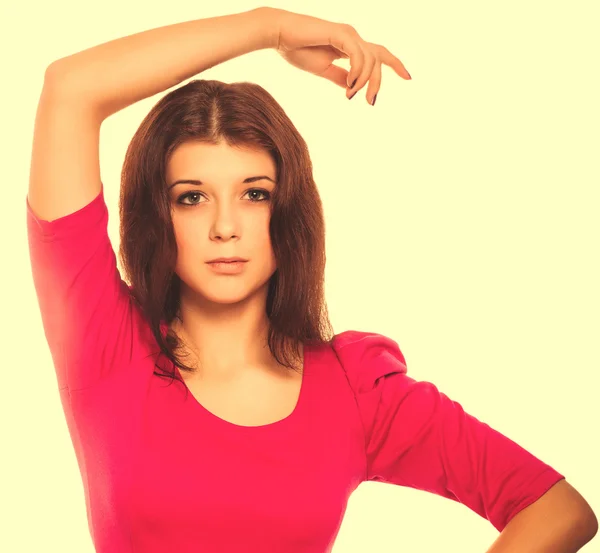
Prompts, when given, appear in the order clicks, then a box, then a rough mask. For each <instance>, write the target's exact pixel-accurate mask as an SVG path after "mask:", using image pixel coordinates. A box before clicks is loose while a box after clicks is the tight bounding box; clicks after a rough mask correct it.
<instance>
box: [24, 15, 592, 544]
mask: <svg viewBox="0 0 600 553" xmlns="http://www.w3.org/2000/svg"><path fill="white" fill-rule="evenodd" d="M264 48H272V49H274V50H276V51H277V52H278V53H279V54H280V55H281V56H282V57H283V59H284V60H286V61H287V62H289V63H291V64H292V65H294V66H296V67H298V68H300V69H302V70H304V71H308V72H311V73H313V74H315V75H319V76H322V77H324V78H326V79H328V80H330V81H331V82H332V83H334V84H336V85H338V86H341V87H343V88H344V89H345V91H346V97H347V98H352V97H353V96H354V95H355V94H356V93H357V92H358V91H360V90H361V89H363V88H364V87H365V86H366V94H365V96H366V100H367V101H368V102H369V103H370V104H371V105H374V104H375V99H376V96H377V93H378V91H379V86H380V79H381V66H382V64H385V65H387V66H389V67H391V68H392V69H393V70H394V71H395V72H396V73H397V74H398V75H399V76H400V77H402V78H404V79H410V75H409V74H408V71H406V69H405V68H404V66H403V65H402V63H401V62H400V60H398V59H397V58H396V57H395V56H394V55H393V54H392V53H390V52H389V51H388V50H387V49H386V48H385V47H383V46H381V45H378V44H374V43H369V42H366V41H364V40H363V39H362V38H361V37H360V35H359V34H358V32H357V31H356V30H355V29H354V28H353V27H351V26H348V25H345V24H341V23H332V22H329V21H325V20H322V19H318V18H314V17H309V16H305V15H300V14H295V13H292V12H288V11H285V10H277V9H272V8H259V9H255V10H251V11H248V12H244V13H240V14H235V15H228V16H222V17H215V18H210V19H200V20H195V21H190V22H186V23H181V24H177V25H170V26H167V27H162V28H158V29H153V30H150V31H147V32H143V33H139V34H135V35H132V36H128V37H124V38H121V39H119V40H115V41H111V42H109V43H106V44H102V45H100V46H97V47H94V48H91V49H89V50H85V51H83V52H79V53H77V54H74V55H72V56H69V57H66V58H64V59H61V60H58V61H57V62H55V63H53V64H52V65H51V66H49V67H48V69H47V72H46V75H45V83H44V87H43V91H42V95H41V98H40V102H39V106H38V112H37V117H36V123H35V135H34V143H33V154H32V164H31V177H30V184H29V192H28V197H27V225H28V236H29V246H30V258H31V264H32V270H33V276H34V282H35V286H36V291H37V296H38V301H39V306H40V310H41V314H42V319H43V324H44V329H45V333H46V337H47V340H48V344H49V347H50V350H51V352H52V356H53V361H54V365H55V368H56V375H57V381H58V385H59V388H60V393H61V400H62V405H63V408H64V412H65V416H66V420H67V423H68V428H69V432H70V435H71V438H72V441H73V445H74V448H75V452H76V455H77V460H78V463H79V467H80V471H81V475H82V479H83V482H84V486H85V487H84V489H85V499H86V506H87V515H88V522H89V529H90V533H91V536H92V539H93V542H94V544H95V547H96V550H97V551H98V552H102V553H105V552H106V553H109V552H110V553H133V552H142V551H143V552H144V553H158V552H161V553H162V552H165V551H173V552H175V551H176V552H178V553H192V552H194V553H197V552H200V551H202V552H207V553H208V552H210V553H233V552H235V553H239V552H241V551H244V552H247V553H251V552H270V553H276V552H285V553H301V552H302V553H309V552H310V553H323V552H326V551H331V548H332V546H333V543H334V540H335V537H336V535H337V533H338V530H339V528H340V525H341V522H342V518H343V515H344V512H345V508H346V504H347V501H348V498H349V497H350V495H351V493H352V492H353V491H354V490H355V489H356V488H357V486H358V485H359V484H360V483H361V482H364V481H368V480H371V481H381V482H389V483H392V484H396V485H401V486H410V487H412V488H416V489H420V490H425V491H428V492H431V493H435V494H438V495H441V496H443V497H446V498H448V499H451V500H454V501H458V502H460V503H462V504H464V505H465V506H466V507H468V508H470V509H471V510H472V511H473V512H475V513H477V514H478V515H480V516H482V517H484V518H486V519H487V520H489V521H490V523H491V524H493V525H494V527H495V528H497V529H498V531H500V532H502V534H501V536H500V537H499V539H498V541H497V542H496V544H495V549H494V552H495V553H500V551H508V550H509V549H508V547H512V549H510V551H515V552H517V551H526V550H527V551H534V550H535V551H542V549H541V547H542V546H544V544H546V543H548V542H549V540H551V543H553V544H557V543H565V544H567V543H568V545H569V547H571V549H566V548H565V549H564V551H567V550H568V551H575V549H573V547H574V544H575V545H577V544H581V545H583V543H585V542H586V541H588V540H589V539H590V536H591V535H592V534H593V533H594V532H595V524H596V521H595V517H594V516H593V512H591V509H590V508H589V505H587V503H586V502H585V500H584V499H583V498H582V497H581V496H580V495H579V494H578V493H577V492H576V491H575V490H574V489H573V488H572V487H571V486H569V485H568V484H567V483H566V480H565V477H564V476H563V475H562V474H560V473H559V472H557V471H556V470H555V469H553V468H552V467H551V466H549V465H547V464H546V463H544V462H543V461H541V460H540V459H538V458H536V457H535V456H533V455H532V454H531V453H529V452H528V451H526V450H524V449H523V448H522V447H520V446H519V445H517V444H516V443H515V442H513V441H511V440H510V439H509V438H507V437H505V436H503V435H502V434H500V433H499V432H497V431H495V430H494V429H492V428H490V427H489V426H488V425H486V424H484V423H482V422H480V421H479V420H478V419H476V418H475V417H473V416H471V415H469V414H467V413H465V412H464V410H463V409H462V407H461V405H460V404H459V403H457V402H455V401H452V400H451V399H449V398H448V397H447V396H446V395H444V394H443V393H441V392H440V391H439V390H438V389H437V387H436V386H435V385H434V384H432V383H430V382H425V381H416V380H415V379H413V378H411V377H410V376H408V374H407V367H406V361H405V358H404V356H403V354H402V352H401V350H400V349H399V347H398V345H397V343H396V342H395V341H393V340H392V339H390V338H388V337H385V336H383V335H380V334H377V333H373V332H362V331H346V332H343V333H340V334H334V333H333V332H332V331H331V326H330V324H329V320H328V316H327V309H326V304H325V300H324V293H323V276H324V267H325V252H324V243H325V237H324V221H323V212H322V207H321V202H320V199H319V194H318V191H317V188H316V186H315V182H314V180H313V176H312V167H311V162H310V158H309V154H308V150H307V147H306V144H305V142H304V141H303V139H302V137H301V136H300V135H299V133H298V131H297V130H296V128H295V127H294V125H293V124H292V122H291V121H290V119H289V118H288V117H287V116H286V114H285V112H284V111H283V109H282V108H281V107H280V106H279V105H278V104H277V103H276V102H275V101H274V99H273V98H272V97H271V96H270V95H269V94H268V93H267V92H266V91H265V90H264V89H262V88H261V87H260V86H257V85H255V84H252V83H233V84H225V83H222V82H218V81H211V80H208V81H207V80H193V81H191V82H189V83H188V84H186V85H185V86H182V87H180V88H177V89H175V90H173V91H172V92H170V93H169V94H167V95H165V96H164V97H163V98H162V99H161V100H160V101H159V102H158V103H157V104H156V105H155V106H154V107H153V108H152V110H151V111H150V113H149V114H148V115H147V117H146V118H145V119H144V121H143V122H142V124H141V126H140V128H139V129H138V131H137V132H136V134H135V136H134V138H133V140H132V142H131V144H130V146H129V148H128V151H127V155H126V158H125V163H124V167H123V173H122V183H121V196H120V217H121V247H120V252H119V255H120V258H121V262H122V265H123V268H124V272H125V275H124V278H122V277H121V274H120V272H119V271H118V269H117V264H116V256H115V252H114V250H113V248H112V246H111V243H110V241H109V238H108V233H107V223H108V211H107V207H106V204H105V201H104V195H103V184H102V182H101V180H100V168H99V156H98V150H99V135H100V126H101V124H102V122H103V121H104V120H105V119H106V118H107V117H109V116H110V115H111V114H114V113H116V112H118V111H119V110H122V109H124V108H125V107H127V106H129V105H131V104H133V103H134V102H136V101H138V100H141V99H143V98H147V97H149V96H151V95H153V94H157V93H159V92H162V91H164V90H166V89H167V88H170V87H173V86H175V85H177V84H179V83H180V82H181V81H183V80H185V79H189V78H190V77H192V76H194V75H196V74H198V73H201V72H202V71H204V70H206V69H208V68H210V67H213V66H215V65H217V64H219V63H222V62H224V61H226V60H229V59H231V58H234V57H236V56H240V55H242V54H245V53H247V52H251V51H254V50H258V49H264ZM339 58H349V60H350V65H351V69H350V71H346V70H345V69H342V68H340V67H338V66H336V65H334V64H333V63H332V62H333V61H334V60H336V59H339ZM126 280H127V281H129V283H130V284H126ZM171 384H172V385H171ZM529 506H532V507H531V508H529V509H525V508H526V507H529ZM534 506H535V507H534ZM517 515H519V516H517ZM517 546H520V547H521V548H520V549H519V548H518V547H517ZM537 546H539V547H540V548H539V549H535V547H537ZM578 547H580V545H579V546H578ZM578 547H577V548H578ZM544 550H546V549H544ZM548 551H549V549H548ZM553 551H559V550H558V549H555V550H554V549H553ZM561 551H562V549H561Z"/></svg>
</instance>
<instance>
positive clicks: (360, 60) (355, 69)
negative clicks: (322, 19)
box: [329, 23, 365, 87]
mask: <svg viewBox="0 0 600 553" xmlns="http://www.w3.org/2000/svg"><path fill="white" fill-rule="evenodd" d="M334 29H335V31H334V32H333V33H332V35H331V36H330V37H329V44H331V46H333V47H334V48H337V49H338V50H341V51H342V52H344V53H345V54H347V55H348V57H349V58H350V72H349V73H348V81H347V83H346V84H347V85H348V86H349V87H350V86H351V85H352V82H353V81H354V79H357V78H358V76H359V75H360V72H361V70H362V67H363V64H364V62H365V54H364V52H363V51H362V48H361V47H360V37H359V36H358V33H357V32H356V30H355V29H354V27H352V26H351V25H347V24H346V23H340V24H339V25H336V26H335V27H334Z"/></svg>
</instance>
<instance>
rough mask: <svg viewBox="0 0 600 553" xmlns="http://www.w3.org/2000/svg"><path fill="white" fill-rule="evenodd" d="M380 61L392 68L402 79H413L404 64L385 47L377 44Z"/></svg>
mask: <svg viewBox="0 0 600 553" xmlns="http://www.w3.org/2000/svg"><path fill="white" fill-rule="evenodd" d="M376 46H377V49H378V55H379V59H380V60H381V61H382V62H383V63H385V64H386V65H387V66H389V67H391V68H392V69H393V70H394V71H395V72H396V73H397V74H398V76H400V77H403V78H405V79H407V80H410V79H412V77H411V76H410V73H409V72H408V71H407V70H406V67H404V64H403V63H402V62H401V61H400V60H399V59H398V58H397V57H396V56H394V54H392V53H391V52H390V51H389V50H388V49H387V48H386V47H385V46H381V45H380V44H377V45H376Z"/></svg>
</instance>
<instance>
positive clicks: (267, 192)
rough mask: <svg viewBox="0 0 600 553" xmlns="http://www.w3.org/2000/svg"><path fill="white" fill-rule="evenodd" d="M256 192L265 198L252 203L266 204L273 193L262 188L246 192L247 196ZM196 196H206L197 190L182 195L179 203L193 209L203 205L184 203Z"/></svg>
mask: <svg viewBox="0 0 600 553" xmlns="http://www.w3.org/2000/svg"><path fill="white" fill-rule="evenodd" d="M254 192H258V193H259V194H262V196H263V198H262V199H250V201H251V202H254V203H259V202H265V201H268V200H269V199H270V198H271V193H270V192H269V191H268V190H263V189H262V188H251V189H250V190H247V191H246V194H248V193H254ZM194 196H204V194H203V193H202V192H197V191H195V190H193V191H191V192H186V193H185V194H182V195H181V196H179V197H178V198H177V203H178V204H179V205H184V206H187V207H192V206H195V205H198V204H199V203H202V202H200V201H199V200H198V201H196V202H192V203H186V202H184V201H183V200H184V199H185V198H190V197H194Z"/></svg>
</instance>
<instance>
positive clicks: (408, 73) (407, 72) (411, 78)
mask: <svg viewBox="0 0 600 553" xmlns="http://www.w3.org/2000/svg"><path fill="white" fill-rule="evenodd" d="M406 72H407V73H408V69H407V70H406ZM408 78H409V79H412V77H411V76H410V73H408Z"/></svg>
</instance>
